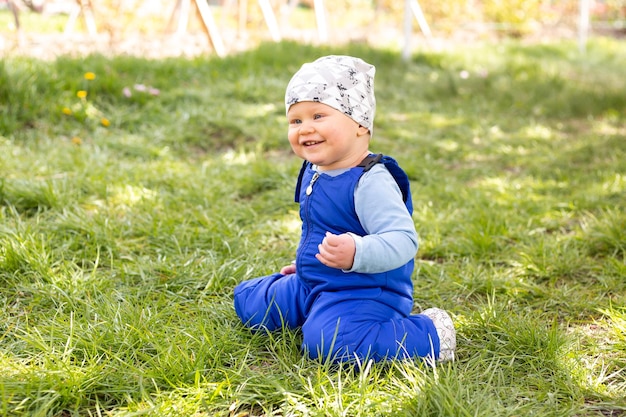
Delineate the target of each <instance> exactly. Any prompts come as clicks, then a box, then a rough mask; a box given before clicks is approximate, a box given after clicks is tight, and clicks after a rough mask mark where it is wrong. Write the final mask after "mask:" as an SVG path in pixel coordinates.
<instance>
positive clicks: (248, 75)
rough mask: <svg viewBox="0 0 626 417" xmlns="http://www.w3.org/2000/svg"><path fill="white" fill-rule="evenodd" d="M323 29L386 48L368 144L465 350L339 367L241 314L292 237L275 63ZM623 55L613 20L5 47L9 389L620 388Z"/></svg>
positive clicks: (136, 394) (5, 391)
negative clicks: (592, 28) (567, 35)
mask: <svg viewBox="0 0 626 417" xmlns="http://www.w3.org/2000/svg"><path fill="white" fill-rule="evenodd" d="M327 53H352V54H357V55H360V56H363V57H364V58H365V59H366V60H369V61H371V62H372V63H374V64H376V66H377V84H376V89H377V98H378V111H377V128H376V133H375V136H374V139H373V142H372V150H373V151H377V152H384V153H388V154H390V155H392V156H394V157H396V158H397V159H398V160H399V161H400V163H401V164H402V166H403V167H404V168H405V169H406V171H407V173H408V174H409V175H410V178H411V180H412V191H413V199H414V205H415V212H414V215H413V218H414V220H415V223H416V226H417V230H418V232H419V235H420V250H419V252H418V255H417V259H416V272H415V274H414V285H415V291H414V296H415V306H416V309H417V310H419V309H424V308H428V307H431V306H439V307H442V308H445V309H447V310H449V311H450V312H451V314H452V316H453V318H454V320H455V323H456V325H457V328H458V332H459V334H458V337H459V349H458V360H457V361H456V362H455V363H453V364H445V365H441V366H437V367H436V368H434V369H433V368H431V367H428V366H426V365H424V364H423V363H420V362H413V361H404V362H394V363H387V364H372V363H369V362H366V363H363V364H360V365H359V366H356V367H354V366H333V365H329V364H324V363H319V362H317V361H310V360H307V359H305V358H303V357H302V354H301V352H300V339H301V336H300V333H299V331H297V330H295V331H289V330H282V331H278V332H275V333H272V334H271V335H265V334H261V333H251V332H249V331H248V330H246V329H244V328H243V326H242V325H241V324H240V323H239V322H238V320H237V318H236V315H235V313H234V310H233V308H232V289H233V288H234V286H235V285H236V284H237V283H238V282H240V281H242V280H244V279H249V278H253V277H256V276H260V275H264V274H268V273H271V272H274V271H275V270H277V269H278V268H280V267H281V266H283V265H285V264H286V263H289V262H290V261H291V260H292V259H293V256H294V251H295V248H296V245H297V237H298V229H299V222H298V219H297V210H298V207H297V205H296V204H295V203H294V202H293V187H294V185H295V179H296V176H297V172H298V169H299V166H300V161H298V160H297V159H296V158H295V157H294V156H293V155H292V154H291V152H290V149H289V146H288V143H287V141H286V137H285V125H284V110H283V104H282V100H283V95H284V86H285V84H286V82H287V81H288V79H289V77H290V75H291V74H292V73H293V71H295V70H296V69H297V68H298V67H299V65H300V63H301V62H302V61H305V60H310V59H313V58H315V57H317V56H318V55H321V54H327ZM294 57H297V59H296V58H294ZM624 59H626V51H625V50H624V48H623V43H620V42H617V41H609V40H604V39H597V40H594V41H593V42H592V43H591V44H590V46H589V50H588V54H587V55H586V56H582V55H580V54H579V52H578V49H577V47H576V45H573V44H555V45H536V46H523V45H519V44H515V43H510V44H501V45H497V46H494V47H490V48H480V49H473V48H472V49H468V50H463V51H461V50H458V51H450V52H446V53H420V54H417V55H416V56H414V57H413V59H412V61H411V62H409V63H404V62H402V61H401V59H400V57H399V56H398V55H397V54H396V53H393V52H389V51H382V50H375V49H371V48H366V47H364V46H359V45H353V46H348V47H345V48H344V49H330V48H314V47H311V46H300V45H296V44H292V43H281V44H271V45H263V46H262V47H260V48H259V49H257V50H253V51H249V52H246V53H244V54H241V55H235V56H231V57H228V58H226V59H217V58H209V57H203V58H195V59H191V60H183V59H166V60H158V61H149V60H143V59H139V58H132V57H115V58H109V59H108V58H104V57H102V56H89V57H85V58H81V59H72V58H68V57H61V58H59V59H58V60H56V61H53V62H42V61H38V60H36V59H27V58H8V59H6V60H3V61H2V63H0V81H1V82H0V284H1V285H2V288H3V290H2V291H1V292H0V307H1V310H0V311H2V313H0V314H1V316H0V317H1V319H0V346H1V349H0V414H3V415H16V416H21V415H23V416H31V415H35V416H37V415H40V416H45V415H49V416H64V417H65V416H70V415H71V416H79V415H81V416H82V415H103V416H104V415H108V416H135V415H149V416H192V415H197V416H203V415H206V416H208V415H223V416H240V417H243V416H260V415H268V416H269V415H309V416H317V415H324V416H372V415H385V416H387V415H390V416H409V415H410V416H413V415H418V416H421V415H448V416H516V415H519V416H522V415H541V416H544V415H545V416H603V415H611V413H613V415H619V414H620V413H623V412H624V410H626V402H625V401H624V397H625V396H626V375H625V374H624V367H626V347H625V333H624V328H625V321H624V319H625V317H624V306H625V305H626V298H625V297H626V296H625V294H626V281H625V280H624V277H625V276H626V266H625V256H626V243H625V242H626V236H625V230H626V213H625V211H624V202H625V201H626V200H625V197H624V196H625V195H626V188H625V187H626V181H625V178H626V171H625V165H624V163H623V161H624V160H626V137H625V134H626V132H625V131H624V123H625V122H624V121H625V119H626V113H625V109H626V81H625V79H624V77H623V76H622V72H623V65H622V64H621V63H622V62H623V61H624ZM87 74H89V75H88V76H87ZM138 85H141V86H143V87H139V88H137V87H136V86H138ZM151 88H152V89H158V94H151V93H150V89H151ZM126 89H128V90H126ZM77 91H87V92H88V94H87V95H86V96H85V97H84V100H83V98H79V97H77V95H76V94H77ZM129 93H130V94H129ZM77 103H78V104H79V106H77V105H76V104H77ZM87 104H88V105H87ZM73 106H74V107H73ZM81 106H82V107H81ZM65 108H68V109H70V111H69V112H68V111H64V109H65ZM81 109H82V110H81ZM87 110H88V111H87ZM81 111H83V113H81ZM77 114H78V116H77ZM103 117H104V118H106V119H107V121H108V123H103V122H102V118H103Z"/></svg>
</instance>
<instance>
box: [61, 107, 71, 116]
mask: <svg viewBox="0 0 626 417" xmlns="http://www.w3.org/2000/svg"><path fill="white" fill-rule="evenodd" d="M63 114H66V115H68V116H71V115H72V109H70V108H69V107H63Z"/></svg>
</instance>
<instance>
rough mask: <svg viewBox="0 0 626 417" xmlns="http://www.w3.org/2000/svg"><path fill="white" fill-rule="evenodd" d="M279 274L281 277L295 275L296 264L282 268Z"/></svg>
mask: <svg viewBox="0 0 626 417" xmlns="http://www.w3.org/2000/svg"><path fill="white" fill-rule="evenodd" d="M280 273H281V274H283V275H289V274H295V273H296V264H289V265H287V266H283V267H282V269H281V270H280Z"/></svg>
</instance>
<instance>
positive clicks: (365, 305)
mask: <svg viewBox="0 0 626 417" xmlns="http://www.w3.org/2000/svg"><path fill="white" fill-rule="evenodd" d="M361 291H370V292H372V294H370V297H367V298H365V299H364V298H361V299H350V298H346V295H345V294H343V295H341V294H337V293H334V294H333V293H324V294H322V295H321V296H320V297H319V298H318V299H317V300H316V301H315V303H314V305H313V307H312V309H311V311H310V313H309V316H308V317H307V320H306V322H305V324H304V325H303V326H302V332H303V336H304V341H303V344H304V349H305V350H306V351H307V352H308V354H309V356H310V357H311V358H318V357H322V358H323V359H324V360H326V359H330V360H331V361H333V362H342V361H350V360H354V359H355V358H356V357H358V358H359V360H366V359H374V360H375V361H380V360H384V359H394V358H408V357H426V356H431V357H434V358H437V357H438V356H439V337H438V335H437V331H436V329H435V326H434V324H433V321H432V320H431V319H430V318H429V317H427V316H425V315H421V314H418V315H412V316H407V315H405V314H402V313H400V312H398V311H396V310H395V309H394V308H392V307H390V306H389V305H388V304H386V303H382V302H380V301H379V300H377V298H380V297H378V296H377V295H376V294H375V292H376V291H378V292H379V293H380V290H376V289H373V290H361ZM359 295H360V296H363V295H367V294H359Z"/></svg>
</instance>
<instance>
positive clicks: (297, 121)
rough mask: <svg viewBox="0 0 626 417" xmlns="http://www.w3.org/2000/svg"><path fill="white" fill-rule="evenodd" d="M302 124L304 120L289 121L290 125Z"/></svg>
mask: <svg viewBox="0 0 626 417" xmlns="http://www.w3.org/2000/svg"><path fill="white" fill-rule="evenodd" d="M300 123H302V120H300V119H291V120H290V121H289V124H290V125H299V124H300Z"/></svg>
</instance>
